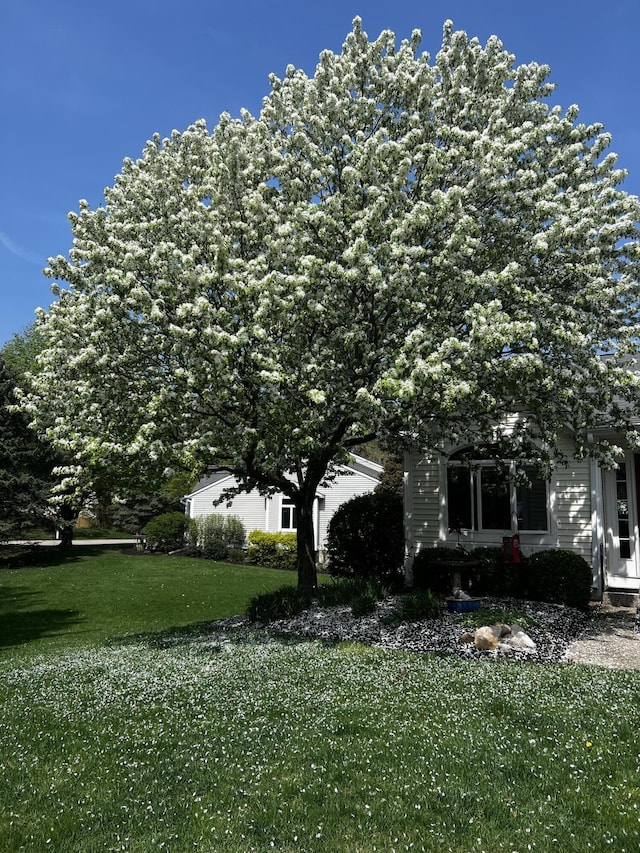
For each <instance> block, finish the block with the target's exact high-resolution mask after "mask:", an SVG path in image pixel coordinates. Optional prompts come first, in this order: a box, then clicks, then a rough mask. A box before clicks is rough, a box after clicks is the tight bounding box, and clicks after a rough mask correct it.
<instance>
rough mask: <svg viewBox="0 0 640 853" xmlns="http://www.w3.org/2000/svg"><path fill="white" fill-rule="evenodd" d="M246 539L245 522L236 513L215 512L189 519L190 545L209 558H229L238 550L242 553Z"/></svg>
mask: <svg viewBox="0 0 640 853" xmlns="http://www.w3.org/2000/svg"><path fill="white" fill-rule="evenodd" d="M245 539H246V532H245V529H244V524H243V523H242V521H241V520H240V519H239V518H238V517H237V516H235V515H230V516H226V515H221V514H219V513H214V514H213V515H207V516H202V517H200V518H192V519H190V521H189V526H188V531H187V542H188V545H189V547H190V548H191V549H192V550H193V551H194V552H195V553H197V554H198V555H199V556H202V557H206V558H207V559H208V560H227V559H229V557H230V556H234V557H235V556H236V554H237V553H238V552H240V555H242V549H243V548H244V543H245Z"/></svg>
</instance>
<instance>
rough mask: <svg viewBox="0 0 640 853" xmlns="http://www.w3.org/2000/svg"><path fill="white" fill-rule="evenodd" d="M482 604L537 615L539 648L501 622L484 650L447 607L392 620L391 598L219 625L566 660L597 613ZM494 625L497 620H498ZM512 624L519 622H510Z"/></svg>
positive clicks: (507, 602)
mask: <svg viewBox="0 0 640 853" xmlns="http://www.w3.org/2000/svg"><path fill="white" fill-rule="evenodd" d="M483 605H484V606H485V607H488V608H495V609H499V610H503V611H512V612H513V611H515V612H519V613H522V614H523V615H525V616H527V617H528V618H531V619H532V620H534V621H535V624H533V625H532V626H531V627H530V628H528V629H527V631H526V632H523V633H526V635H527V637H529V639H530V640H531V641H532V642H533V643H534V644H535V648H531V647H527V646H522V645H520V646H516V645H512V644H508V643H506V642H503V636H502V628H501V629H500V635H501V636H500V643H499V645H498V647H497V649H494V650H492V651H484V650H482V649H478V648H477V647H476V645H475V643H474V642H473V641H472V642H469V641H468V639H467V640H465V641H464V642H463V641H462V637H467V638H468V637H469V636H470V637H472V638H475V634H473V633H472V632H471V631H470V630H469V629H465V627H464V626H465V618H466V614H462V613H449V612H447V611H444V610H443V612H442V614H441V615H440V616H439V617H437V618H435V619H425V620H421V621H418V622H403V623H402V624H400V625H389V624H387V622H386V619H387V617H388V616H389V615H390V614H391V613H392V612H393V610H394V606H395V602H394V599H393V598H389V599H386V600H385V601H382V602H380V603H379V605H378V607H377V609H376V610H375V611H374V612H373V613H371V614H369V615H367V616H362V617H355V616H354V615H353V613H352V611H351V608H350V607H348V606H340V607H331V608H327V609H325V610H320V609H318V608H316V607H312V608H310V609H309V610H307V611H305V612H304V613H301V614H299V615H298V616H294V617H292V618H291V619H283V620H280V621H277V622H272V623H271V624H270V625H268V626H266V627H265V626H262V627H260V626H257V625H250V624H248V623H247V621H246V619H244V618H242V617H240V618H235V619H233V620H221V621H220V622H218V623H215V624H216V625H219V626H220V627H224V628H226V629H228V630H232V631H244V630H246V631H249V632H251V633H254V632H267V633H268V634H274V635H278V634H282V633H286V634H292V635H295V636H298V637H306V638H318V639H321V640H326V641H330V642H340V641H343V640H346V641H354V642H361V643H367V644H369V645H373V646H378V647H380V648H385V649H395V650H398V651H406V652H415V653H418V654H424V653H425V652H431V653H435V654H444V655H456V656H458V657H461V658H463V659H465V660H468V659H477V660H482V659H484V658H486V657H488V656H497V657H499V658H507V659H511V660H522V661H527V662H528V663H534V662H536V663H557V662H560V661H565V660H566V652H567V648H568V647H569V645H570V644H571V643H572V642H573V641H574V640H576V639H577V638H579V637H581V636H584V634H585V632H587V631H588V630H589V628H590V626H591V625H592V624H593V617H592V616H591V615H590V614H589V613H584V612H581V611H579V610H576V609H574V608H572V607H566V606H565V605H562V604H547V603H543V602H536V601H523V600H521V599H513V598H497V597H496V598H493V597H489V596H486V597H483ZM494 627H495V626H494ZM510 627H511V628H520V627H521V626H518V625H515V624H514V625H512V626H510Z"/></svg>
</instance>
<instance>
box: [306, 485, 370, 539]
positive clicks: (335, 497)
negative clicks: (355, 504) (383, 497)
mask: <svg viewBox="0 0 640 853" xmlns="http://www.w3.org/2000/svg"><path fill="white" fill-rule="evenodd" d="M377 484H378V480H377V479H376V478H374V477H367V476H366V475H364V474H359V473H353V474H347V473H344V474H338V476H337V477H336V479H335V480H334V481H333V482H332V483H331V484H330V485H329V486H327V487H325V488H324V489H323V490H322V495H323V497H321V498H320V501H319V508H318V530H317V533H316V536H317V539H318V542H319V547H320V549H321V550H324V549H325V548H326V545H327V533H328V530H329V522H330V521H331V519H332V518H333V515H334V513H335V511H336V510H337V509H338V507H339V506H341V505H342V504H343V503H346V501H348V500H351V498H355V497H358V496H359V495H366V494H369V493H370V492H372V491H373V490H374V489H375V487H376V486H377Z"/></svg>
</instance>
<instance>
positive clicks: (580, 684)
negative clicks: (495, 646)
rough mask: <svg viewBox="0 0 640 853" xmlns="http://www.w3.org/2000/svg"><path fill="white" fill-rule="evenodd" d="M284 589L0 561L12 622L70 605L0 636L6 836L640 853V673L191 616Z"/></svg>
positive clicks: (0, 816)
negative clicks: (366, 643) (388, 647)
mask: <svg viewBox="0 0 640 853" xmlns="http://www.w3.org/2000/svg"><path fill="white" fill-rule="evenodd" d="M283 580H289V581H293V580H294V578H292V577H291V575H286V574H283V573H277V572H265V571H264V570H259V569H254V568H248V567H233V566H231V567H230V566H218V565H215V564H211V563H206V562H204V561H203V562H201V561H197V560H186V559H181V558H166V559H165V558H162V557H159V558H155V557H125V556H122V555H118V554H117V553H115V554H110V553H109V552H107V551H103V552H101V553H100V554H97V555H95V556H93V557H92V556H90V555H89V553H88V551H86V550H85V551H79V552H78V558H77V559H76V560H75V561H74V562H73V563H66V564H63V565H58V566H52V567H50V568H42V569H27V570H20V571H16V572H3V573H0V582H1V586H2V589H3V590H4V593H5V597H4V598H3V604H4V610H5V611H7V610H8V611H9V612H13V613H14V625H15V624H16V619H15V614H17V613H19V612H22V613H24V614H29V613H32V614H33V613H36V612H37V610H38V609H39V610H41V611H45V612H47V611H48V612H51V613H58V616H57V617H56V619H57V620H58V621H57V623H56V620H55V619H53V618H52V617H42V620H41V621H42V622H43V623H46V622H47V620H48V621H49V624H48V627H46V629H45V628H42V629H41V630H35V629H34V628H33V627H32V628H30V629H29V631H25V632H24V635H23V636H22V637H21V638H20V639H18V638H15V637H14V641H13V644H12V643H11V641H10V637H9V635H8V632H7V630H6V629H5V630H4V634H3V637H4V641H3V644H4V650H3V651H2V652H1V653H0V715H1V718H2V723H3V725H2V727H1V728H0V771H1V772H0V850H2V851H3V853H4V851H7V853H9V851H20V850H25V851H46V850H56V851H65V853H66V851H82V853H89V851H95V853H98V851H100V853H102V851H116V850H121V851H128V853H142V852H143V851H158V850H167V851H173V853H183V851H194V850H195V851H200V853H204V851H207V853H212V852H213V851H215V853H218V851H220V853H227V851H228V853H249V851H260V853H263V851H271V850H276V851H286V853H289V851H305V853H316V851H318V853H320V851H322V853H326V851H329V853H340V851H344V853H373V851H384V853H392V851H405V850H412V851H420V850H424V851H434V853H435V851H438V853H439V851H453V853H481V851H485V853H503V851H504V853H513V851H517V853H525V851H529V850H534V851H562V853H568V851H575V853H578V851H580V853H583V851H588V850H591V851H605V850H610V851H619V852H620V853H621V851H629V853H632V851H637V850H638V849H639V848H640V758H639V755H638V748H637V733H638V730H639V727H640V701H639V699H640V673H637V672H621V671H616V672H614V671H607V670H602V669H593V668H586V667H579V666H560V665H557V666H542V665H528V664H518V663H510V662H504V661H503V662H499V661H494V660H487V661H486V662H480V663H479V662H471V661H461V660H459V659H453V658H437V657H435V656H432V655H410V654H405V653H397V652H388V651H379V650H374V649H367V648H363V647H361V646H355V645H350V644H344V645H341V646H327V645H324V644H322V643H319V642H308V641H304V642H302V641H300V642H297V641H295V640H293V639H291V638H289V639H286V640H285V639H282V638H278V637H270V636H268V635H265V634H261V633H259V632H247V631H232V632H228V633H224V632H222V631H212V630H211V629H207V628H205V627H204V626H202V625H198V624H197V623H202V622H204V621H206V620H207V619H211V618H214V617H216V616H224V615H231V614H232V613H235V612H239V611H240V610H242V609H243V607H244V603H246V598H247V597H248V596H249V595H251V594H252V592H251V591H252V589H255V590H257V589H260V590H264V589H268V588H270V585H274V586H278V585H280V584H281V583H282V581H283ZM152 586H153V587H154V589H151V588H150V587H152ZM271 588H273V586H272V587H271ZM9 596H13V604H12V606H11V607H7V603H8V601H9ZM243 599H244V602H243V603H241V602H242V600H243ZM33 621H34V622H35V621H36V620H35V619H34V620H33ZM170 625H175V626H187V625H191V626H192V627H191V628H183V629H182V630H176V631H167V630H165V629H166V628H167V626H170ZM139 632H142V634H141V633H139ZM28 634H31V635H32V636H27V635H28ZM132 635H137V636H132ZM125 636H126V637H127V639H125V640H123V641H119V640H118V639H117V638H118V637H125ZM18 642H19V644H16V643H18Z"/></svg>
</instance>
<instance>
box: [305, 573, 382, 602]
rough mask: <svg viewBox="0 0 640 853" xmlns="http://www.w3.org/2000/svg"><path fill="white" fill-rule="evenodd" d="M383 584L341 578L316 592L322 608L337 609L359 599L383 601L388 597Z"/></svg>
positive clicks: (323, 585) (320, 587) (359, 579)
mask: <svg viewBox="0 0 640 853" xmlns="http://www.w3.org/2000/svg"><path fill="white" fill-rule="evenodd" d="M386 594H387V593H386V590H385V589H384V587H383V586H382V584H380V583H378V582H376V581H365V580H362V579H361V578H341V579H339V580H333V581H332V582H331V583H326V584H322V586H319V587H318V589H317V590H316V591H315V597H316V599H317V601H318V604H319V605H320V606H321V607H336V606H338V605H341V604H351V605H352V604H353V602H354V601H355V600H356V599H359V598H373V599H374V601H381V600H382V599H383V598H384V597H385V596H386Z"/></svg>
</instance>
